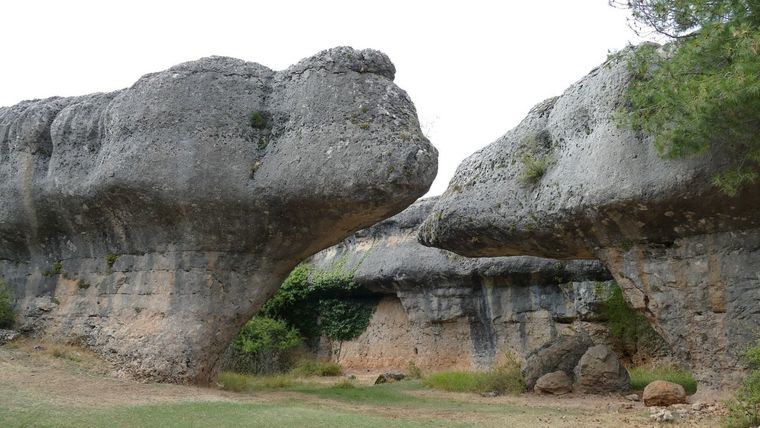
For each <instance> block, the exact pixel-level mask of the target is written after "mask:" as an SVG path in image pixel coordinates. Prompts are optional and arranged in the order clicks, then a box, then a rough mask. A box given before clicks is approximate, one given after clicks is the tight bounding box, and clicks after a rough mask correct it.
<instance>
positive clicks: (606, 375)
mask: <svg viewBox="0 0 760 428" xmlns="http://www.w3.org/2000/svg"><path fill="white" fill-rule="evenodd" d="M629 383H630V378H629V377H628V370H626V369H625V367H623V365H622V364H620V360H618V358H617V356H616V355H615V353H614V352H612V350H611V349H610V348H609V347H608V346H605V345H596V346H592V347H590V348H588V350H587V351H586V353H585V354H583V356H582V357H581V360H580V361H579V362H578V365H577V366H576V367H575V390H576V391H578V392H584V393H587V394H604V393H608V392H620V391H626V390H628V388H629Z"/></svg>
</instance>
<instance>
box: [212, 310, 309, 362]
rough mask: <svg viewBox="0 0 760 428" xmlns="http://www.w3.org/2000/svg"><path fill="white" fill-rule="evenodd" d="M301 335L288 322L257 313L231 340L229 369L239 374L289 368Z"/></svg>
mask: <svg viewBox="0 0 760 428" xmlns="http://www.w3.org/2000/svg"><path fill="white" fill-rule="evenodd" d="M300 345H301V338H300V336H299V335H298V332H297V331H296V329H294V328H293V327H289V326H288V325H287V324H285V322H283V321H280V320H275V319H271V318H266V317H261V316H256V317H254V318H252V319H251V320H250V321H248V322H247V323H246V324H245V326H243V329H242V330H241V331H240V333H238V335H237V337H236V338H235V340H234V342H233V343H232V350H231V352H232V355H229V356H227V357H226V358H225V362H224V364H223V366H224V367H225V368H226V369H230V370H234V371H237V372H240V373H258V374H269V373H276V372H281V371H284V370H286V369H288V368H289V367H290V365H291V364H292V360H293V353H294V351H295V349H296V348H298V346H300Z"/></svg>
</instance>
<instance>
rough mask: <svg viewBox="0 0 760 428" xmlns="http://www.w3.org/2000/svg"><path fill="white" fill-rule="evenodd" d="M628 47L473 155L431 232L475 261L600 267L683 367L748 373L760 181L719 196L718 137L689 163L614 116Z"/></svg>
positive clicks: (730, 377)
mask: <svg viewBox="0 0 760 428" xmlns="http://www.w3.org/2000/svg"><path fill="white" fill-rule="evenodd" d="M627 57H628V52H624V53H623V54H622V55H620V56H617V57H615V58H613V59H610V60H609V61H607V62H605V63H604V64H603V65H601V66H600V67H598V68H596V69H594V70H592V71H591V72H590V73H589V74H588V75H587V76H586V77H584V78H583V79H581V80H580V81H579V82H577V83H575V84H574V85H572V86H571V87H570V88H569V89H567V91H565V93H564V94H562V95H561V96H559V97H556V98H552V99H548V100H546V101H544V102H542V103H540V104H539V105H537V106H536V107H534V108H533V109H532V110H531V111H530V112H529V113H528V116H527V117H526V118H525V119H524V120H523V121H522V122H521V123H520V124H519V125H518V126H517V127H516V128H514V129H512V130H511V131H509V132H507V133H506V134H505V135H504V136H503V137H501V138H500V139H498V140H497V141H496V142H494V143H492V144H491V145H489V146H487V147H485V148H483V149H482V150H480V151H479V152H477V153H475V154H473V155H472V156H470V157H469V158H468V159H466V160H465V161H464V162H462V164H461V165H460V166H459V168H458V169H457V172H456V174H455V176H454V178H453V179H452V180H451V183H450V185H449V188H448V190H447V191H446V192H445V193H444V194H443V195H442V197H441V198H440V200H439V201H438V203H437V204H436V207H435V208H434V209H433V211H432V212H431V214H430V216H429V217H428V218H427V219H426V221H425V222H424V223H423V225H422V227H421V228H420V239H421V241H422V242H423V243H424V244H425V245H431V246H436V247H440V248H445V249H448V250H451V251H454V252H457V253H459V254H462V255H465V256H478V257H491V256H508V255H532V256H540V257H553V258H569V259H577V258H598V259H600V260H602V262H604V263H605V265H606V266H607V268H608V269H609V270H610V272H611V273H612V275H613V276H614V277H615V279H616V280H617V281H618V283H619V284H620V286H621V287H622V289H623V292H624V294H625V296H626V299H627V300H628V301H629V302H630V303H631V304H632V305H633V306H634V307H635V308H636V309H638V310H640V311H641V312H642V313H644V314H645V315H646V316H647V317H648V318H649V319H650V321H652V322H653V324H654V327H655V328H656V329H657V330H658V332H659V333H661V334H662V336H663V338H664V339H665V340H666V341H667V342H668V343H669V344H670V346H671V348H672V349H673V351H674V352H675V353H676V354H677V356H678V357H679V358H681V359H682V360H683V362H684V363H685V365H688V366H690V367H692V368H693V369H694V372H695V376H697V377H698V378H699V379H700V380H701V381H705V382H710V383H713V384H714V385H716V386H718V385H719V384H722V383H728V384H732V383H735V382H736V380H737V379H740V378H741V373H742V366H743V364H742V362H741V359H740V358H739V356H740V353H741V350H742V349H745V348H746V346H747V345H748V344H749V343H752V342H754V340H755V339H756V337H757V336H756V335H757V332H756V328H755V327H756V326H757V325H760V311H757V310H756V309H757V308H758V307H760V287H757V278H756V272H757V270H758V267H759V266H760V191H758V190H759V186H760V182H757V183H755V184H752V185H747V186H746V187H745V188H744V189H743V191H742V192H741V193H740V194H739V195H738V196H736V197H730V196H728V195H726V194H725V193H723V192H722V191H721V190H720V189H719V188H717V187H716V186H715V185H714V184H713V182H712V180H713V177H714V176H715V173H716V172H718V171H722V170H724V169H725V168H726V167H727V166H728V165H730V164H731V162H732V160H731V159H730V153H731V152H730V151H728V150H725V146H724V145H723V144H722V143H721V142H716V145H715V146H714V147H710V148H708V149H707V150H706V151H705V152H704V153H702V154H700V155H695V156H689V157H684V158H679V159H664V158H662V157H661V156H659V155H658V153H657V150H656V148H655V147H654V145H653V144H652V143H651V141H650V138H649V137H647V136H646V135H643V134H641V133H638V132H634V131H633V130H630V129H628V128H626V127H625V126H623V125H620V124H619V121H616V120H615V119H614V117H615V112H616V111H617V110H618V109H619V108H620V107H621V106H624V104H625V102H624V95H625V89H626V87H627V85H628V82H629V81H630V71H629V68H628V64H627V61H626V59H627Z"/></svg>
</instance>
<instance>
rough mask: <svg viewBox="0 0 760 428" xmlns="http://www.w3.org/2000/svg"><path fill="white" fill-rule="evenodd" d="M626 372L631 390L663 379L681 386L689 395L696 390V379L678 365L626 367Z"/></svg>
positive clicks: (640, 388)
mask: <svg viewBox="0 0 760 428" xmlns="http://www.w3.org/2000/svg"><path fill="white" fill-rule="evenodd" d="M628 374H629V375H630V377H631V389H633V390H642V389H644V388H645V387H646V386H647V385H649V384H650V383H651V382H653V381H656V380H665V381H668V382H673V383H677V384H679V385H681V386H683V389H685V390H686V393H687V394H689V395H691V394H694V393H695V392H697V381H696V380H694V376H692V375H691V372H689V371H688V370H684V369H681V368H678V367H655V368H651V367H633V368H631V369H628Z"/></svg>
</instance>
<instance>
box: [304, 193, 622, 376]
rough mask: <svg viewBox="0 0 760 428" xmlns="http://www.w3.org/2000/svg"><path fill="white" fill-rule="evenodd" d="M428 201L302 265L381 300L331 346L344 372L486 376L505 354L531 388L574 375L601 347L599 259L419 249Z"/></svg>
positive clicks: (604, 280) (605, 278)
mask: <svg viewBox="0 0 760 428" xmlns="http://www.w3.org/2000/svg"><path fill="white" fill-rule="evenodd" d="M435 203H436V199H435V198H430V199H424V200H421V201H419V202H417V203H415V204H414V205H412V206H411V207H409V208H408V209H406V210H405V211H403V212H402V213H400V214H398V215H396V216H394V217H392V218H390V219H388V220H385V221H383V222H380V223H378V224H376V225H374V226H372V227H370V228H368V229H364V230H361V231H359V232H357V233H355V234H354V235H352V236H350V237H349V238H347V239H346V240H345V241H343V242H342V243H341V244H339V245H336V246H334V247H331V248H328V249H326V250H324V251H322V252H320V253H318V254H316V255H314V256H313V257H312V258H310V259H309V260H308V261H307V263H308V264H309V265H311V266H312V267H313V268H315V269H316V270H325V271H332V270H334V269H335V267H336V266H340V268H341V269H344V270H346V271H351V272H354V273H353V280H354V282H356V283H358V284H359V285H361V286H363V287H364V288H365V289H367V290H369V291H370V292H372V293H376V294H379V295H381V296H382V298H381V300H380V302H379V304H378V306H377V309H376V310H375V313H374V315H373V316H372V319H371V321H370V324H369V326H368V328H367V330H366V331H365V332H364V333H363V334H362V335H361V336H359V337H358V338H356V339H354V340H352V341H348V342H342V343H341V344H340V346H339V347H336V352H339V355H336V356H335V358H336V359H337V360H338V361H339V362H340V363H341V365H343V366H344V367H347V368H357V369H358V368H361V369H364V368H405V367H406V366H407V364H408V363H409V362H410V361H412V362H414V363H415V364H416V365H417V366H418V367H420V368H422V369H426V370H430V369H443V368H460V369H486V368H489V367H491V366H492V365H494V364H496V363H498V362H499V361H500V360H501V359H502V358H504V357H505V354H506V353H509V354H512V355H513V356H514V357H517V358H518V359H519V360H520V361H521V362H523V363H524V367H525V369H524V372H525V376H526V383H527V384H528V387H529V388H532V387H533V384H534V383H535V381H536V379H537V378H538V377H539V376H541V375H543V374H545V373H548V372H552V371H555V370H562V369H565V370H567V372H569V373H572V370H573V368H574V367H575V365H576V364H577V362H578V360H579V359H580V357H581V356H582V355H583V353H584V352H585V351H586V349H587V348H588V347H589V346H591V345H593V344H594V343H607V341H608V339H609V335H608V330H607V327H606V326H605V325H604V323H603V322H602V319H601V318H602V314H601V309H602V305H603V304H604V302H605V301H606V299H607V298H608V295H609V294H608V291H609V286H610V281H609V280H610V276H609V273H608V272H607V271H606V270H605V269H604V268H603V267H602V265H601V264H600V263H599V262H597V261H594V260H580V261H557V260H549V259H540V258H535V257H499V258H479V259H470V258H466V257H462V256H459V255H457V254H454V253H451V252H448V251H445V250H440V249H435V248H429V247H425V246H422V245H421V244H419V242H418V241H417V238H416V234H417V229H418V227H419V225H420V223H421V222H422V220H423V219H424V218H425V217H426V216H427V215H428V214H429V212H430V210H431V209H432V207H433V205H434V204H435ZM567 343H571V344H572V346H563V344H567ZM576 345H577V346H576ZM338 350H339V351H338Z"/></svg>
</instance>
